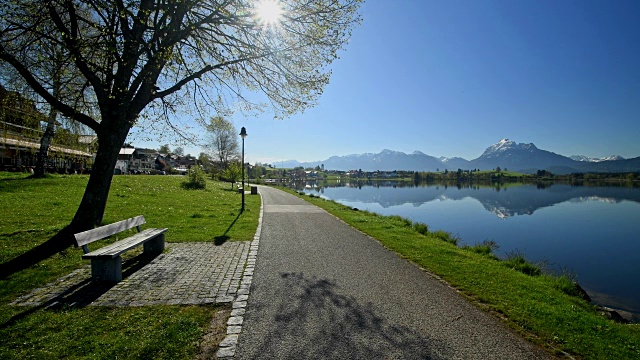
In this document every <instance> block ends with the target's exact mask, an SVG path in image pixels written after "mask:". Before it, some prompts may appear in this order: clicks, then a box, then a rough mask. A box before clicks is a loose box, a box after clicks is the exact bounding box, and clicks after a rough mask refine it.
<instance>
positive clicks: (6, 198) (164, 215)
mask: <svg viewBox="0 0 640 360" xmlns="http://www.w3.org/2000/svg"><path fill="white" fill-rule="evenodd" d="M87 180H88V177H86V176H77V175H74V176H50V177H48V178H44V179H27V178H26V176H25V175H21V174H10V173H0V194H1V195H0V211H1V213H2V216H3V218H2V221H1V222H0V263H5V262H7V261H9V260H11V259H13V258H15V257H17V256H19V255H21V254H23V253H25V252H27V251H28V250H30V249H32V248H34V247H35V246H37V245H39V244H41V243H43V242H45V241H46V240H48V239H49V238H51V237H52V236H53V235H55V234H56V233H57V232H58V231H60V230H61V229H63V228H64V227H65V226H66V225H67V224H68V223H69V221H70V220H71V218H72V217H73V215H74V213H75V211H76V209H77V206H78V204H79V202H80V200H81V197H82V194H83V192H84V188H85V186H86V184H87ZM184 181H185V178H184V177H180V176H142V175H141V176H116V177H115V178H114V181H113V184H112V187H111V192H110V195H109V201H108V204H107V209H106V211H105V218H104V222H105V223H109V222H115V221H118V220H122V219H125V218H129V217H132V216H136V215H140V214H143V215H144V216H145V218H146V220H147V225H145V226H147V227H167V228H169V231H168V232H167V234H166V239H167V241H168V242H188V241H211V242H217V243H221V242H224V241H236V240H251V239H252V238H253V235H254V233H255V230H256V227H257V223H258V217H259V209H260V198H259V197H257V196H247V197H246V202H247V205H246V211H245V212H244V213H242V214H241V213H240V211H239V210H240V195H239V194H238V193H237V191H232V190H231V188H230V185H229V184H225V183H218V182H213V181H208V183H207V188H206V189H205V190H187V189H185V188H184V187H183V186H182V183H183V182H184ZM106 241H109V240H106ZM81 255H82V251H81V250H79V249H75V248H69V249H67V250H66V251H64V252H63V253H58V254H55V255H53V256H51V257H49V258H48V259H46V260H43V261H40V262H38V263H36V264H34V265H33V266H31V267H29V268H27V269H25V270H22V271H20V272H17V273H14V274H13V275H11V276H10V277H8V278H6V279H2V280H0V324H1V325H0V337H1V338H2V339H3V340H2V342H1V343H0V358H2V359H14V358H15V359H22V358H51V359H58V358H63V357H71V358H76V357H87V358H105V359H113V358H135V359H139V358H150V359H151V358H153V359H192V358H194V357H195V356H196V355H197V354H198V353H199V351H200V350H199V349H200V345H201V339H202V337H203V334H205V332H210V331H216V329H213V330H210V329H209V326H210V323H211V320H212V318H215V317H216V315H217V314H220V313H221V312H223V311H226V309H225V308H224V307H220V306H146V307H131V308H109V307H85V308H73V307H61V308H48V309H45V308H29V307H17V306H9V305H8V304H9V303H10V302H12V301H13V300H15V299H16V298H17V297H18V296H20V295H23V294H26V293H28V292H30V291H31V290H33V289H35V288H38V287H41V286H43V285H45V284H47V283H49V282H51V281H54V280H55V279H58V278H60V277H61V276H64V275H67V274H69V273H70V272H72V271H73V270H75V269H78V268H80V267H82V266H85V265H87V264H88V262H87V261H84V260H82V259H81ZM223 325H224V322H222V324H221V326H219V329H217V331H220V330H222V331H224V326H223ZM218 341H219V340H218Z"/></svg>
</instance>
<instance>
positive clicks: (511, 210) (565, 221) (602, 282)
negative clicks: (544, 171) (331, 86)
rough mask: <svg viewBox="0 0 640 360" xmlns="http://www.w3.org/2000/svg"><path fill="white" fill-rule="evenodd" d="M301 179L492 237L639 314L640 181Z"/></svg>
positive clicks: (385, 210)
mask: <svg viewBox="0 0 640 360" xmlns="http://www.w3.org/2000/svg"><path fill="white" fill-rule="evenodd" d="M320 184H321V185H319V184H318V183H315V182H308V183H299V184H297V185H296V186H295V188H296V189H297V190H299V191H304V192H305V193H307V194H314V195H318V196H321V197H323V198H326V199H331V200H335V201H337V202H339V203H342V204H344V205H347V206H350V207H355V208H358V209H361V210H368V211H373V212H376V213H379V214H382V215H400V216H402V217H405V218H408V219H411V220H412V221H417V222H422V223H425V224H428V225H429V229H430V230H445V231H448V232H450V233H452V234H454V235H457V236H458V237H459V238H460V242H459V245H464V244H469V245H473V244H476V243H480V242H482V241H484V240H494V241H495V242H497V243H498V245H499V248H498V249H497V250H496V251H495V252H494V253H495V254H496V255H498V256H499V257H504V256H505V255H507V254H509V253H513V252H520V253H522V254H524V255H525V257H526V258H527V259H528V260H529V261H530V262H533V263H542V267H543V268H544V269H546V270H547V271H548V272H555V273H562V272H563V271H568V272H569V273H570V274H572V275H574V276H575V277H576V280H577V281H578V282H579V283H580V285H581V286H582V287H583V288H584V289H585V290H586V291H587V292H588V293H589V295H590V296H591V298H592V300H593V302H594V303H596V304H600V305H605V306H609V307H612V308H615V309H619V310H623V311H628V312H632V313H635V314H640V281H638V279H637V276H638V275H639V274H640V188H639V187H638V186H637V184H636V185H635V186H622V185H618V186H613V184H612V185H608V186H576V185H569V184H546V185H541V184H524V183H509V184H502V185H486V186H482V185H463V186H451V185H445V184H418V185H416V184H414V183H412V182H400V181H379V182H374V181H369V182H342V183H339V182H337V183H325V185H322V184H323V183H320Z"/></svg>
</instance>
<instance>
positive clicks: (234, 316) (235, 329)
mask: <svg viewBox="0 0 640 360" xmlns="http://www.w3.org/2000/svg"><path fill="white" fill-rule="evenodd" d="M262 200H263V199H262V194H260V217H259V218H258V229H257V230H256V234H255V235H254V236H253V241H252V242H251V246H250V249H249V256H248V258H247V266H246V267H245V268H244V273H243V275H242V281H241V282H240V287H239V288H238V291H237V296H236V299H235V301H234V302H233V303H232V309H233V310H231V317H230V318H229V320H228V321H227V336H226V337H225V338H224V340H222V342H221V343H220V348H219V349H218V352H217V353H216V356H217V357H218V358H224V359H231V358H233V356H234V355H235V353H236V347H237V346H238V336H239V335H240V332H241V331H242V323H243V321H244V317H243V316H244V313H245V308H246V306H247V300H249V291H250V289H251V281H252V280H253V271H254V269H255V265H256V259H257V257H258V245H259V244H260V232H261V231H262V215H263V213H264V201H262Z"/></svg>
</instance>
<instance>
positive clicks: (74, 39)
mask: <svg viewBox="0 0 640 360" xmlns="http://www.w3.org/2000/svg"><path fill="white" fill-rule="evenodd" d="M265 1H267V2H270V4H271V5H272V6H276V7H277V10H278V11H276V12H275V13H278V16H277V17H276V16H274V12H271V13H270V14H271V15H269V16H268V17H267V15H266V13H263V12H262V10H261V9H263V7H262V5H263V4H264V2H265ZM3 3H4V4H6V6H3V8H2V9H0V15H1V16H0V60H2V61H4V62H5V63H6V64H8V65H10V66H11V67H12V68H13V69H15V71H16V72H17V73H18V74H20V76H22V77H23V78H24V79H25V81H26V82H27V83H28V85H29V86H30V87H31V88H33V90H34V91H35V93H37V94H38V95H39V96H40V97H42V98H43V99H44V100H46V101H47V102H48V103H49V104H50V105H51V106H53V107H54V108H55V109H56V110H58V111H59V112H60V113H61V114H63V116H66V117H68V118H70V119H73V120H75V121H77V122H79V123H81V124H84V125H86V126H88V127H89V128H91V129H93V131H95V133H96V134H97V136H98V151H97V154H96V159H95V162H94V165H93V169H92V172H91V176H90V179H89V183H88V185H87V189H86V191H85V194H84V197H83V199H82V203H81V204H80V207H79V209H78V211H77V213H76V216H75V217H74V220H73V222H72V225H75V226H76V227H80V228H87V227H90V226H92V225H93V224H96V223H100V222H101V220H102V216H103V213H104V208H105V205H106V199H107V195H108V192H109V188H110V184H111V179H112V177H113V168H114V165H115V163H116V160H117V157H118V152H119V148H120V147H121V146H122V144H123V143H124V142H125V140H126V137H127V135H128V133H129V131H130V130H131V128H132V127H133V126H134V125H135V124H136V123H137V122H139V121H141V119H142V118H145V117H146V120H148V121H149V124H150V126H154V125H160V124H164V125H167V126H169V127H171V128H173V129H175V130H180V129H179V126H178V125H176V124H173V123H172V120H173V119H172V117H171V114H173V113H175V112H176V111H178V110H179V109H182V108H185V107H187V108H188V107H191V109H193V110H195V111H197V112H199V114H198V115H197V116H196V117H200V118H203V119H204V118H206V114H209V113H211V112H214V113H216V114H225V113H226V112H228V111H230V110H233V109H237V108H241V109H255V108H256V105H257V104H254V103H252V102H251V101H249V97H247V95H246V94H247V92H252V91H257V92H260V93H262V94H263V96H264V97H266V99H267V101H266V102H267V104H268V105H269V106H270V107H271V108H272V111H273V113H274V115H275V116H277V117H286V116H288V115H291V114H293V113H296V112H300V111H302V110H304V109H305V108H307V107H309V106H313V105H314V104H315V102H316V100H317V98H318V97H319V95H320V94H321V93H322V90H323V88H324V86H325V85H326V84H327V83H328V81H329V76H330V69H329V67H328V65H329V64H330V63H331V62H332V61H333V60H335V59H336V58H337V57H338V51H339V50H340V49H341V48H342V47H343V46H344V44H345V43H346V42H347V40H348V39H349V37H350V34H351V30H352V29H353V27H354V26H355V25H356V24H357V23H358V22H359V20H360V14H359V12H358V9H359V3H360V1H359V0H308V1H302V2H300V1H297V0H283V1H275V0H260V1H254V0H198V1H195V0H132V1H122V0H84V1H73V0H48V1H35V0H11V1H8V2H3ZM272 9H273V8H272ZM42 42H46V43H48V44H54V45H56V46H57V48H58V49H59V51H60V52H61V56H64V57H68V58H69V59H72V66H73V67H75V68H76V70H77V71H78V72H79V73H80V74H81V76H82V77H83V78H84V79H85V81H86V88H87V91H89V92H90V93H91V96H89V97H88V98H90V99H92V101H95V107H96V108H97V111H95V112H90V111H87V108H86V107H84V106H77V104H74V103H72V102H69V101H67V100H66V99H65V98H62V97H60V96H56V95H55V94H53V93H52V92H51V91H49V90H48V89H49V88H48V87H47V86H46V82H47V81H48V79H46V78H45V77H43V76H41V75H40V74H39V73H38V72H37V71H36V70H37V67H33V66H31V64H33V63H37V62H38V61H39V59H41V58H42V57H43V56H44V54H43V51H42V49H41V46H40V44H41V43H42ZM141 116H142V117H141Z"/></svg>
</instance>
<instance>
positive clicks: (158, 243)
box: [144, 234, 164, 256]
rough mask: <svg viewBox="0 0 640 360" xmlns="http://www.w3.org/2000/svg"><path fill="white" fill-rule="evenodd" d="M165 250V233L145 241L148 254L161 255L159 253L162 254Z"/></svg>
mask: <svg viewBox="0 0 640 360" xmlns="http://www.w3.org/2000/svg"><path fill="white" fill-rule="evenodd" d="M163 251H164V234H160V235H158V236H156V237H154V238H153V239H151V240H149V241H147V242H145V243H144V254H145V255H146V256H155V255H159V254H162V252H163Z"/></svg>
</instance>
